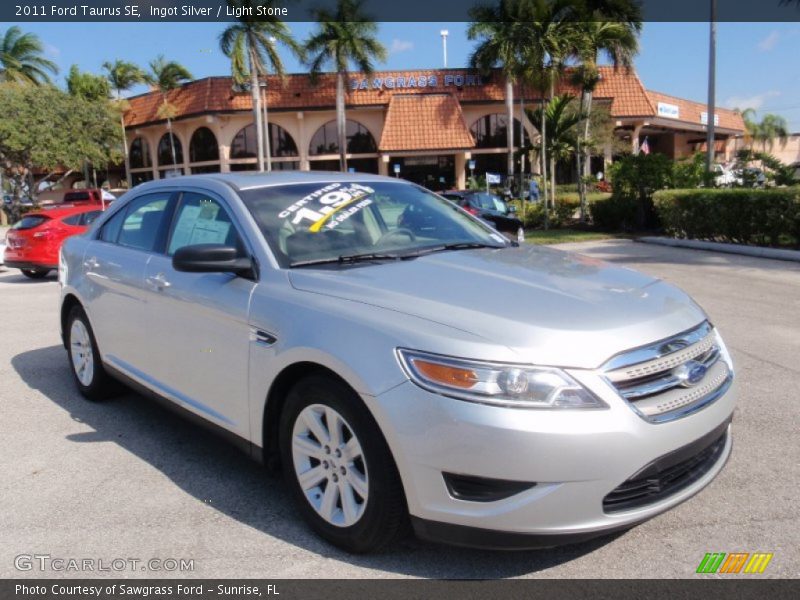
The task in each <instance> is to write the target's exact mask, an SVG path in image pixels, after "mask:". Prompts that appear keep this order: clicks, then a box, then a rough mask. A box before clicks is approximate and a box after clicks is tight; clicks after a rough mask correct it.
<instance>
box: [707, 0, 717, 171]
mask: <svg viewBox="0 0 800 600" xmlns="http://www.w3.org/2000/svg"><path fill="white" fill-rule="evenodd" d="M708 41H709V44H708V107H707V111H708V118H707V119H706V121H707V122H708V125H707V127H708V133H707V135H706V172H707V173H711V168H712V167H713V166H714V125H715V124H714V114H715V113H716V112H717V110H716V97H715V96H716V89H715V88H716V85H715V83H716V71H717V0H711V23H710V30H709V40H708Z"/></svg>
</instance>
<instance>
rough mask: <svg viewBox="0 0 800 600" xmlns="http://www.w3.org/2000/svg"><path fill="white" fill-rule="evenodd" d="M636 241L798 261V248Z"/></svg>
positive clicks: (649, 238)
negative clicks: (784, 248)
mask: <svg viewBox="0 0 800 600" xmlns="http://www.w3.org/2000/svg"><path fill="white" fill-rule="evenodd" d="M636 241H637V242H643V243H645V244H658V245H661V246H672V247H674V248H690V249H692V250H710V251H712V252H724V253H725V254H739V255H741V256H752V257H754V258H772V259H774V260H788V261H791V262H800V250H783V249H781V248H762V247H760V246H743V245H741V244H727V243H724V242H704V241H701V240H682V239H676V238H666V237H649V236H645V237H640V238H636Z"/></svg>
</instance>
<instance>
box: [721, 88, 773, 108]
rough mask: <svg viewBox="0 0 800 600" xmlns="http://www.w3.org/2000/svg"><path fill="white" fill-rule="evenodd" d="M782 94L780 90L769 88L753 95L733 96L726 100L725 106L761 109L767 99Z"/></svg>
mask: <svg viewBox="0 0 800 600" xmlns="http://www.w3.org/2000/svg"><path fill="white" fill-rule="evenodd" d="M780 95H781V93H780V92H779V91H778V90H769V91H768V92H763V93H761V94H755V95H753V96H731V97H730V98H728V99H727V100H725V106H727V107H728V108H739V109H741V110H745V109H747V108H752V109H753V110H759V109H760V108H761V107H762V106H764V103H765V102H766V101H767V100H769V99H770V98H774V97H776V96H780Z"/></svg>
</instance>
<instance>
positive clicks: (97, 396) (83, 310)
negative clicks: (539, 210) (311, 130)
mask: <svg viewBox="0 0 800 600" xmlns="http://www.w3.org/2000/svg"><path fill="white" fill-rule="evenodd" d="M59 281H60V283H61V331H62V336H63V339H64V344H65V347H66V349H67V352H68V354H69V360H70V365H71V366H72V370H73V373H74V378H75V382H76V384H77V386H78V388H79V389H80V391H81V392H82V393H83V394H84V395H85V396H86V397H87V398H89V399H91V400H101V399H104V398H107V397H109V396H111V395H113V394H114V393H116V392H117V391H118V390H119V387H120V382H122V383H124V384H126V385H128V386H130V387H133V388H134V389H136V390H139V391H140V392H142V393H143V394H146V395H148V396H150V397H153V398H154V399H156V400H161V401H164V402H166V403H167V404H168V405H169V406H170V407H172V408H175V409H176V410H180V411H182V412H183V413H185V414H186V415H187V416H189V417H191V418H194V419H196V420H198V421H200V422H202V423H204V424H206V425H208V426H210V427H211V428H213V429H214V430H216V431H218V432H220V433H222V434H223V435H225V436H226V437H228V438H229V439H230V440H231V441H233V442H234V443H236V444H238V445H239V446H241V447H242V449H244V450H245V451H246V452H247V453H248V454H249V455H250V456H252V457H253V458H256V459H258V460H261V461H264V462H265V463H266V464H268V465H269V466H270V467H272V468H280V469H281V470H282V471H283V473H284V475H285V479H286V484H287V485H288V488H289V489H290V490H291V493H292V494H293V495H294V496H295V498H296V504H297V508H298V510H299V512H300V514H301V515H302V516H303V517H304V518H305V519H306V520H307V521H308V523H309V524H310V526H311V527H312V528H313V529H314V530H315V531H317V532H318V533H319V534H320V535H321V536H322V537H324V538H325V539H327V540H329V541H330V542H332V543H334V544H336V545H338V546H341V547H343V548H346V549H348V550H351V551H354V552H366V551H372V550H376V549H378V548H380V547H382V546H385V545H387V544H391V543H392V542H393V541H395V540H397V539H398V538H399V537H400V536H402V535H404V534H405V533H407V532H408V531H410V530H412V529H413V531H415V532H416V534H417V535H419V536H421V537H423V538H427V539H434V540H440V541H447V542H451V543H455V544H462V545H474V546H488V547H504V548H508V547H517V548H527V547H536V546H553V545H556V544H560V543H564V542H568V541H576V540H581V539H587V538H590V537H594V536H598V535H601V534H603V533H606V532H609V531H613V530H618V529H623V528H628V527H631V526H633V525H635V524H636V523H639V522H641V521H643V520H645V519H648V518H650V517H652V516H654V515H656V514H658V513H660V512H663V511H665V510H667V509H669V508H671V507H673V506H675V505H676V504H678V503H680V502H682V501H684V500H686V499H687V498H689V497H690V496H692V495H693V494H695V493H697V492H698V491H700V490H701V489H702V488H703V487H704V486H706V485H707V484H708V483H709V482H711V480H712V479H713V478H714V477H715V476H716V475H717V473H719V471H720V470H721V469H722V468H723V466H724V464H725V462H726V460H727V458H728V456H729V454H730V451H731V436H730V429H731V425H730V423H731V417H732V414H733V409H734V401H735V388H734V373H733V366H732V363H731V359H730V356H729V354H728V352H727V350H726V348H725V344H724V343H723V341H722V338H721V337H720V335H719V333H718V332H717V330H716V329H715V328H714V327H713V325H712V324H711V322H710V321H709V318H708V317H707V315H706V314H705V313H704V312H703V310H702V309H701V308H700V307H698V306H697V304H696V303H695V302H693V301H692V300H691V299H690V298H689V297H688V296H686V294H684V293H683V292H681V291H680V290H678V289H676V288H674V287H672V286H670V285H668V284H666V283H664V282H662V281H659V280H656V279H653V278H651V277H648V276H645V275H642V274H639V273H637V272H634V271H631V270H628V269H622V268H617V267H614V266H611V265H609V264H606V263H602V262H599V261H596V260H592V259H589V258H586V257H582V256H577V255H571V254H568V253H564V252H560V251H556V250H550V249H545V248H537V247H533V246H528V245H526V244H522V245H519V244H517V243H516V242H511V241H509V240H507V239H506V238H505V237H503V236H502V235H500V234H498V233H497V232H496V231H495V230H493V229H491V228H490V227H489V226H487V225H486V224H485V223H483V222H481V221H480V220H478V219H476V218H475V217H473V216H472V215H470V214H468V213H466V212H465V211H463V210H462V209H461V208H459V207H457V206H454V205H453V204H452V203H450V202H447V201H446V200H444V199H442V198H441V197H439V196H437V195H435V194H432V193H431V192H428V191H427V190H425V189H423V188H421V187H419V186H416V185H413V184H410V183H407V182H404V181H401V180H397V179H391V178H385V177H379V176H371V175H363V174H334V173H316V174H314V173H308V172H295V173H288V172H287V173H278V174H270V175H264V174H237V175H234V174H220V175H202V176H190V177H180V178H174V179H168V180H163V181H156V182H151V183H147V184H144V185H141V186H138V187H137V188H136V189H135V190H133V191H132V192H130V193H128V194H126V195H125V197H124V198H123V199H121V200H119V201H118V202H115V203H114V204H113V205H112V207H111V208H110V209H109V210H108V211H107V212H106V213H105V214H104V215H103V217H102V218H100V219H98V221H96V222H95V224H94V225H93V226H92V228H91V229H90V230H89V231H88V232H87V233H86V234H85V235H83V236H79V237H75V238H71V239H70V240H68V241H67V243H66V244H65V245H64V247H63V249H62V253H61V257H60V264H59Z"/></svg>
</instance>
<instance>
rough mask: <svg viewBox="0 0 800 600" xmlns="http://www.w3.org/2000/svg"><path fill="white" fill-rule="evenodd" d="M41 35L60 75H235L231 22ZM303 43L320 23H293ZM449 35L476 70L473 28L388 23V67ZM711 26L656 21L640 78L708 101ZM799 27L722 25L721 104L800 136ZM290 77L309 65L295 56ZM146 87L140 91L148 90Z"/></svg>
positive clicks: (80, 28) (455, 63) (415, 61)
mask: <svg viewBox="0 0 800 600" xmlns="http://www.w3.org/2000/svg"><path fill="white" fill-rule="evenodd" d="M19 25H20V27H21V28H22V29H23V30H25V31H30V32H33V33H36V34H37V35H38V36H39V37H40V39H41V41H42V43H43V44H44V47H45V53H46V55H47V57H48V58H50V59H51V60H53V61H54V62H56V63H57V64H58V65H59V67H60V68H61V73H60V75H59V78H58V79H59V81H61V82H63V78H64V75H66V73H67V72H68V71H69V67H70V65H72V64H77V65H78V67H79V68H80V69H82V70H86V71H92V72H99V71H100V67H101V65H102V63H103V62H104V61H106V60H114V59H117V58H122V59H125V60H130V61H133V62H136V63H139V64H141V65H146V64H147V62H148V61H150V60H152V59H153V58H154V57H155V56H157V55H158V54H164V55H165V56H166V57H167V58H168V59H171V60H177V61H179V62H181V63H183V64H184V65H186V66H187V67H188V68H189V70H190V71H191V72H192V74H193V75H194V76H195V77H196V78H200V77H206V76H209V75H227V74H229V72H230V64H229V62H228V60H227V58H225V56H224V55H223V54H222V52H221V51H220V50H219V44H218V41H217V40H218V37H219V33H220V32H221V31H222V29H223V28H224V27H225V24H224V23H135V24H134V23H21V24H19ZM289 26H290V27H291V29H292V32H293V34H294V35H295V37H296V38H298V39H300V40H303V39H305V38H306V37H307V36H308V35H309V33H310V32H311V31H312V30H313V28H314V24H313V23H291V24H289ZM442 29H447V30H448V31H449V35H448V38H447V54H448V57H447V62H448V66H449V67H463V66H465V65H466V63H467V58H468V56H469V53H470V50H471V49H472V47H473V42H470V41H469V40H467V37H466V24H465V23H381V24H380V29H379V36H380V38H381V41H382V42H383V44H384V45H385V46H386V48H387V50H388V51H389V57H388V60H387V61H386V63H385V64H383V65H379V68H385V69H408V70H412V69H422V68H438V67H441V66H443V52H442V40H441V36H440V33H439V32H440V30H442ZM708 34H709V25H708V23H647V24H645V27H644V31H643V33H642V37H641V39H640V45H641V51H640V53H639V55H638V57H637V58H636V61H635V67H636V71H637V73H638V75H639V77H640V78H641V80H642V82H643V83H644V85H645V87H647V88H648V89H652V90H656V91H659V92H663V93H667V94H673V95H676V96H680V97H683V98H687V99H691V100H698V101H705V100H706V96H707V91H708V87H707V86H708V79H707V78H708ZM798 46H800V23H719V24H718V25H717V103H718V104H719V105H721V106H726V107H729V108H736V107H738V108H742V109H744V108H753V109H755V110H756V111H757V112H758V115H759V117H760V116H761V115H763V114H765V113H776V114H780V115H782V116H784V117H785V118H786V119H787V121H788V122H789V125H790V129H791V131H793V132H800V77H798V75H799V74H800V61H798V60H797V59H796V56H797V48H798ZM282 54H283V57H284V61H285V65H286V70H287V71H288V72H303V71H305V69H304V67H303V66H302V65H301V64H300V63H299V62H298V61H297V60H296V59H294V58H293V57H292V56H291V55H290V53H289V52H288V50H284V51H283V52H282ZM142 91H145V90H144V89H138V90H134V92H142Z"/></svg>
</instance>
